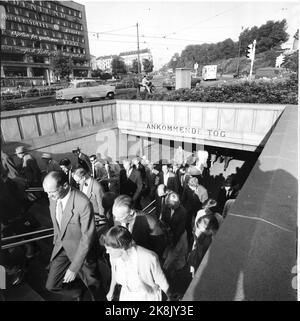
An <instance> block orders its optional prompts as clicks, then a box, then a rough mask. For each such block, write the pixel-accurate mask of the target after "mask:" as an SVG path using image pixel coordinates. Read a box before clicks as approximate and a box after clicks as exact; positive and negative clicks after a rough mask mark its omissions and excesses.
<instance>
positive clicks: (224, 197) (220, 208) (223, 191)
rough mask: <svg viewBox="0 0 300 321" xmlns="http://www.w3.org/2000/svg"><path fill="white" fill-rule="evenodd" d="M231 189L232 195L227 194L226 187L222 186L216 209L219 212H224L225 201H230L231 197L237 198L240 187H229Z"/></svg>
mask: <svg viewBox="0 0 300 321" xmlns="http://www.w3.org/2000/svg"><path fill="white" fill-rule="evenodd" d="M229 191H230V195H229V196H227V195H226V189H225V188H224V187H221V188H220V190H219V193H218V197H217V209H216V211H217V212H218V213H222V212H223V209H224V206H225V203H226V201H228V200H229V199H236V197H237V195H238V192H239V191H238V189H236V188H234V187H231V188H230V189H229Z"/></svg>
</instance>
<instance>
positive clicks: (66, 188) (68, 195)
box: [43, 171, 99, 300]
mask: <svg viewBox="0 0 300 321" xmlns="http://www.w3.org/2000/svg"><path fill="white" fill-rule="evenodd" d="M43 188H44V191H45V192H46V193H47V194H48V197H49V201H50V214H51V219H52V223H53V227H54V240H53V244H54V248H53V251H52V255H51V259H50V270H49V275H48V279H47V283H46V288H47V289H48V290H49V291H53V292H56V293H60V294H63V295H67V296H70V297H73V298H77V299H79V298H80V297H81V295H82V293H83V287H82V285H83V284H82V282H83V283H84V285H85V286H86V287H87V288H88V290H89V293H90V295H91V298H92V300H95V295H96V293H97V290H98V287H99V278H98V275H97V273H98V271H97V269H96V267H97V266H96V259H97V254H98V253H97V246H98V242H97V237H96V233H95V231H96V230H95V222H94V215H93V208H92V205H91V203H90V201H89V200H88V198H87V197H86V196H85V195H84V194H83V193H82V192H80V191H78V190H76V189H73V188H71V187H70V185H69V183H68V177H67V176H66V174H65V173H64V172H62V171H53V172H50V173H49V174H48V175H47V176H46V177H45V178H44V181H43ZM77 276H78V277H79V278H80V279H81V281H82V282H81V281H80V279H79V278H76V277H77Z"/></svg>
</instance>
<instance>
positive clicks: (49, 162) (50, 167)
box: [41, 153, 61, 175]
mask: <svg viewBox="0 0 300 321" xmlns="http://www.w3.org/2000/svg"><path fill="white" fill-rule="evenodd" d="M41 158H42V160H43V162H44V164H45V166H46V168H45V170H43V171H42V172H43V173H44V175H45V174H48V173H50V172H52V171H60V170H61V168H60V166H59V164H58V162H57V161H56V160H54V159H53V158H52V156H51V155H50V154H49V153H43V154H42V157H41Z"/></svg>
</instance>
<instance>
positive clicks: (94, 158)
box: [90, 154, 97, 164]
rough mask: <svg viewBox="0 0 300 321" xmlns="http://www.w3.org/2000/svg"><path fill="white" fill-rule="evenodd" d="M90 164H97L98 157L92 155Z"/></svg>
mask: <svg viewBox="0 0 300 321" xmlns="http://www.w3.org/2000/svg"><path fill="white" fill-rule="evenodd" d="M90 162H91V164H95V163H96V162H97V156H96V155H94V154H93V155H91V156H90Z"/></svg>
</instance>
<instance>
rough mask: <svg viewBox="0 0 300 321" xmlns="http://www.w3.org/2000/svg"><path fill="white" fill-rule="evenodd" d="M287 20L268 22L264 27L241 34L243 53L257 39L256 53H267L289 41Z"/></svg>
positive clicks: (253, 28)
mask: <svg viewBox="0 0 300 321" xmlns="http://www.w3.org/2000/svg"><path fill="white" fill-rule="evenodd" d="M286 28H287V24H286V20H285V19H283V20H282V21H275V22H274V21H271V20H270V21H267V23H265V24H264V25H261V26H260V27H259V28H258V27H256V26H255V27H252V28H251V29H248V28H247V29H245V30H244V31H243V32H242V33H241V34H240V39H241V48H242V50H243V51H245V50H246V49H247V46H248V45H249V44H250V43H252V42H253V40H254V39H256V53H261V52H265V51H267V50H271V49H273V48H275V47H278V46H280V45H282V44H283V43H284V42H286V41H287V40H288V34H287V33H286Z"/></svg>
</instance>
